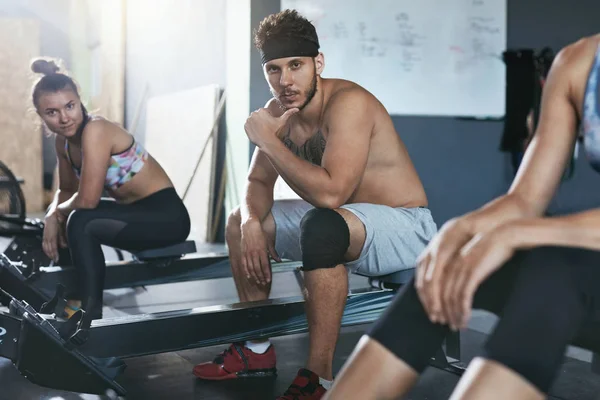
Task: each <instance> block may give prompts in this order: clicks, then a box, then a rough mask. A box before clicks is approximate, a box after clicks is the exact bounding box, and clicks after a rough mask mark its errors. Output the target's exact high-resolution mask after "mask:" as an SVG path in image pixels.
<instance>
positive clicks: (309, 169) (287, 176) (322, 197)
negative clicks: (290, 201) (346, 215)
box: [261, 141, 340, 208]
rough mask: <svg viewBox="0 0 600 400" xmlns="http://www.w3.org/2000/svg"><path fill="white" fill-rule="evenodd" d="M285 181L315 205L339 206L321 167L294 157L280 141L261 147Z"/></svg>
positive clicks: (335, 193) (327, 175)
mask: <svg viewBox="0 0 600 400" xmlns="http://www.w3.org/2000/svg"><path fill="white" fill-rule="evenodd" d="M261 150H262V151H264V152H265V154H266V155H267V156H268V157H269V160H271V163H272V164H273V166H274V167H275V169H276V170H277V172H279V175H281V176H282V177H283V179H284V180H285V181H286V183H287V184H288V185H289V186H290V187H291V188H292V189H293V190H294V191H295V192H296V193H297V194H298V195H299V196H300V197H302V198H303V199H304V200H306V201H307V202H309V203H311V204H312V205H314V206H316V207H326V208H336V207H339V204H338V203H339V202H340V199H339V198H338V197H339V196H337V191H336V190H335V187H334V185H333V181H332V179H331V176H330V175H329V173H328V172H327V171H326V170H325V169H324V168H322V167H319V166H316V165H313V164H311V163H309V162H308V161H305V160H302V159H300V158H299V157H296V155H294V154H293V153H292V152H291V151H290V150H289V149H288V148H287V147H285V145H284V144H283V143H282V142H281V141H276V142H275V141H274V142H272V143H269V144H268V145H265V146H263V147H262V148H261Z"/></svg>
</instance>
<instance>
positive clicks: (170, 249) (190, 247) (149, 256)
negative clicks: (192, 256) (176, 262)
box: [133, 240, 196, 261]
mask: <svg viewBox="0 0 600 400" xmlns="http://www.w3.org/2000/svg"><path fill="white" fill-rule="evenodd" d="M195 252H196V242H194V241H193V240H186V241H185V242H181V243H176V244H174V245H171V246H167V247H160V248H157V249H148V250H143V251H138V252H135V253H133V255H134V256H135V258H137V259H138V260H141V261H147V260H153V259H160V258H179V257H181V256H184V255H186V254H189V253H195Z"/></svg>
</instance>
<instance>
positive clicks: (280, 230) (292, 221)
mask: <svg viewBox="0 0 600 400" xmlns="http://www.w3.org/2000/svg"><path fill="white" fill-rule="evenodd" d="M312 208H313V206H312V205H310V204H309V203H307V202H306V201H304V200H276V201H275V203H274V204H273V208H272V209H271V215H272V216H273V220H274V221H275V250H276V251H277V254H278V255H279V257H281V258H285V259H288V260H293V261H302V252H301V251H300V221H302V218H303V217H304V214H306V213H307V212H308V211H309V210H311V209H312Z"/></svg>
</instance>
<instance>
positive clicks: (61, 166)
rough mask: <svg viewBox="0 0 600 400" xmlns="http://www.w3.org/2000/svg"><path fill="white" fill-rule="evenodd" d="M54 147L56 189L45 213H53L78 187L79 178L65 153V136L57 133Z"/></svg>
mask: <svg viewBox="0 0 600 400" xmlns="http://www.w3.org/2000/svg"><path fill="white" fill-rule="evenodd" d="M54 148H55V151H56V162H57V165H58V190H57V191H56V193H55V194H54V199H53V200H52V203H50V206H49V207H48V213H47V215H53V214H54V212H55V211H56V208H57V207H58V205H59V204H60V203H63V202H65V201H66V200H68V199H69V198H71V196H73V195H74V194H75V193H76V192H77V189H78V187H79V180H78V179H77V176H76V175H75V173H74V172H73V169H72V168H71V163H70V162H69V159H68V158H67V155H66V153H65V138H64V137H62V136H58V135H57V136H56V137H55V139H54Z"/></svg>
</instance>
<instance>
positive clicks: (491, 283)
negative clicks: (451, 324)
mask: <svg viewBox="0 0 600 400" xmlns="http://www.w3.org/2000/svg"><path fill="white" fill-rule="evenodd" d="M473 303H474V304H473V308H479V309H484V310H488V311H491V312H493V313H494V314H496V315H498V316H499V317H500V321H499V322H498V325H497V326H496V327H495V329H494V332H493V333H492V334H491V335H490V337H489V338H488V340H487V343H486V344H485V347H484V354H483V357H485V358H487V359H489V360H494V361H497V362H499V363H501V364H503V365H505V366H506V367H508V368H510V369H512V370H513V371H515V372H517V373H518V374H520V375H521V376H522V377H523V378H525V379H526V380H528V381H529V382H531V383H532V384H533V385H535V386H536V387H537V388H538V389H539V390H540V391H542V392H544V393H547V392H548V390H549V388H550V386H551V384H552V382H553V381H554V378H555V376H556V374H557V372H558V370H559V368H560V365H561V363H562V361H563V357H564V353H565V351H566V348H567V345H568V344H569V343H570V342H571V341H572V340H573V339H574V338H575V337H576V336H577V334H578V332H579V331H580V328H581V327H582V326H583V325H584V323H587V322H589V321H591V320H593V321H596V320H597V319H598V315H599V311H600V252H596V251H590V250H583V249H573V248H558V247H540V248H537V249H533V250H527V251H520V252H518V253H517V254H516V255H515V256H514V257H513V258H512V259H511V260H510V261H509V262H508V263H506V264H505V265H504V266H503V267H502V268H500V269H499V270H498V271H496V272H495V273H494V274H492V275H491V276H490V277H489V278H488V279H487V280H486V281H484V282H483V283H482V284H481V285H480V287H479V289H478V290H477V292H476V294H475V297H474V300H473ZM448 333H449V328H448V326H446V325H441V324H434V323H432V322H431V321H430V320H429V318H428V317H427V314H426V312H425V310H424V308H423V306H422V305H421V302H420V300H419V297H418V295H417V292H416V289H415V287H414V282H410V283H409V284H407V285H406V286H405V287H403V288H402V290H401V291H400V292H399V293H398V294H397V295H396V297H395V299H394V301H393V302H392V304H391V305H390V306H389V307H388V308H387V310H386V311H385V312H384V314H383V315H382V316H381V318H380V319H379V320H378V321H377V322H376V323H375V324H374V325H373V326H372V328H371V330H370V331H369V336H370V337H371V338H373V339H375V340H377V341H378V342H379V343H381V344H382V345H383V346H385V347H386V348H387V349H388V350H390V351H391V352H392V353H394V354H395V355H396V356H397V357H398V358H400V359H402V360H403V361H404V362H406V363H407V364H409V365H410V366H411V367H412V368H414V369H415V370H416V371H417V372H419V373H421V372H423V370H424V369H425V368H426V367H427V365H428V362H429V359H430V358H431V357H432V356H433V355H434V354H435V352H436V350H437V349H438V348H439V346H441V344H442V342H443V340H444V338H445V336H446V335H447V334H448Z"/></svg>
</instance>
